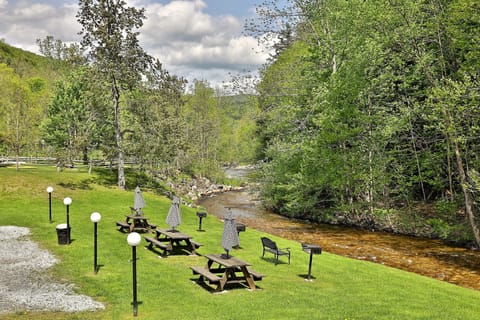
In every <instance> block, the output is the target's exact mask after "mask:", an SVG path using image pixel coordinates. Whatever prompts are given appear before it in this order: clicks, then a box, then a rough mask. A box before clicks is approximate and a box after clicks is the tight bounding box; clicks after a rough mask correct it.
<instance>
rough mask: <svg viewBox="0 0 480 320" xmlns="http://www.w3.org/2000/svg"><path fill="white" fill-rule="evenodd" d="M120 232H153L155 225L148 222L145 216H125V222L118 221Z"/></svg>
mask: <svg viewBox="0 0 480 320" xmlns="http://www.w3.org/2000/svg"><path fill="white" fill-rule="evenodd" d="M117 226H119V227H120V230H121V231H123V230H124V229H128V231H129V232H133V231H136V232H153V230H154V229H155V228H156V226H155V225H153V224H151V223H149V222H148V218H147V217H145V216H143V215H125V222H122V221H117Z"/></svg>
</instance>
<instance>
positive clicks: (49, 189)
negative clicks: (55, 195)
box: [47, 187, 53, 223]
mask: <svg viewBox="0 0 480 320" xmlns="http://www.w3.org/2000/svg"><path fill="white" fill-rule="evenodd" d="M47 192H48V218H49V220H50V223H52V192H53V188H52V187H47Z"/></svg>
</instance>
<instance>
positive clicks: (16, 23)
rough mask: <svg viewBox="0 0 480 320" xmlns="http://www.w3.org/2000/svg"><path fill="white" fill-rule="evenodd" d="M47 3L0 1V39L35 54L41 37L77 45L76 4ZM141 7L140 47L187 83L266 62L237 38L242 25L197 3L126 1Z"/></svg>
mask: <svg viewBox="0 0 480 320" xmlns="http://www.w3.org/2000/svg"><path fill="white" fill-rule="evenodd" d="M70 1H71V2H72V3H71V4H65V2H66V1H65V2H60V3H61V4H60V5H58V4H57V5H53V4H51V5H50V4H47V0H20V1H10V2H8V1H7V0H0V8H3V9H2V10H1V11H0V38H3V39H5V41H6V42H7V43H9V44H11V45H13V46H16V47H20V48H23V49H25V50H29V51H33V52H38V47H37V45H36V43H35V41H36V39H39V38H41V39H43V38H45V37H46V36H47V35H52V36H54V37H55V38H58V39H61V40H62V41H64V42H67V43H70V42H73V41H79V40H80V38H79V36H78V32H79V31H80V29H81V27H80V25H79V24H78V22H77V20H76V17H75V16H76V13H77V10H78V5H77V4H76V2H77V1H73V0H70ZM128 4H129V5H135V6H136V7H142V6H143V7H144V8H145V10H146V16H147V19H146V20H145V21H144V26H143V27H142V29H141V30H140V43H141V45H142V46H143V48H144V49H145V50H146V51H147V52H148V53H149V54H151V55H153V56H155V57H156V58H158V59H159V60H160V61H161V62H162V63H163V65H164V67H165V68H166V69H167V70H169V71H170V72H171V73H174V74H176V75H179V76H184V77H186V78H187V79H188V80H193V79H202V80H208V81H209V82H211V83H212V84H214V85H215V84H218V83H219V82H221V81H222V80H224V79H226V78H228V74H229V73H236V72H240V71H242V70H245V69H250V70H251V69H256V68H258V67H259V66H260V65H261V64H262V63H263V62H264V61H265V59H266V58H267V55H266V54H265V53H263V54H262V53H259V52H260V51H261V50H260V48H258V44H257V41H256V40H255V39H253V38H251V37H246V36H242V35H241V33H242V29H243V21H241V20H240V19H239V18H237V17H235V16H233V15H219V16H214V15H209V14H207V13H206V11H205V10H206V8H207V4H206V2H205V1H203V0H191V1H180V0H175V1H170V2H169V3H166V4H162V3H155V2H153V0H129V1H128Z"/></svg>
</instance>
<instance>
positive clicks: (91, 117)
mask: <svg viewBox="0 0 480 320" xmlns="http://www.w3.org/2000/svg"><path fill="white" fill-rule="evenodd" d="M39 44H40V45H41V51H42V53H43V54H44V55H45V56H46V57H45V56H40V55H36V54H33V53H30V52H26V51H23V50H21V49H18V48H14V47H12V46H9V45H8V44H6V43H4V42H0V84H1V87H0V92H1V97H0V114H1V115H2V120H1V121H0V155H1V156H3V157H10V158H13V157H15V156H39V157H51V158H55V159H56V161H57V163H58V165H59V166H60V167H62V166H64V165H71V164H72V163H73V162H74V161H79V160H80V161H83V162H84V163H85V164H89V165H92V166H93V165H95V164H96V163H102V164H111V165H113V167H115V164H116V162H117V159H116V155H115V153H116V152H115V149H116V146H115V136H114V135H115V129H114V124H113V114H112V112H111V111H110V109H109V97H108V95H109V93H110V90H109V88H108V87H107V86H106V85H105V83H104V82H102V79H101V77H100V75H99V74H98V72H97V71H96V70H94V69H93V68H91V67H88V66H87V65H86V64H85V63H84V61H83V63H82V58H81V54H82V53H81V51H79V48H78V47H75V48H73V49H75V50H72V47H67V46H65V45H64V44H62V43H61V42H60V41H59V40H55V39H53V38H52V37H47V38H46V39H44V40H42V41H39ZM75 55H76V56H75ZM151 81H154V80H151ZM156 81H158V82H157V85H156V87H155V86H154V85H153V84H152V82H149V83H147V82H144V83H143V84H140V85H139V86H138V87H137V88H136V89H135V90H132V91H129V92H128V94H126V95H125V99H123V100H122V101H121V104H122V108H124V111H123V115H124V117H123V118H122V127H123V129H122V135H123V136H124V138H125V139H124V148H125V156H126V161H127V163H128V164H129V166H130V167H135V168H139V169H140V170H142V171H145V172H148V173H149V174H155V175H159V176H162V177H166V176H170V177H174V176H176V175H179V174H181V173H184V174H186V175H194V176H205V177H209V178H214V179H223V173H222V171H221V166H222V165H225V164H233V163H251V162H252V161H253V159H254V157H255V151H256V149H255V148H256V143H255V142H254V141H255V139H254V138H253V137H254V135H255V130H256V124H255V121H254V119H255V116H254V114H255V113H256V105H255V101H254V99H253V98H252V97H251V96H246V95H241V96H226V95H224V94H223V93H222V92H217V91H215V90H214V89H213V88H211V87H210V85H209V83H207V82H205V81H196V82H195V83H192V84H191V85H190V86H191V87H190V89H189V90H186V83H185V82H184V80H183V79H181V78H177V77H175V76H171V75H169V74H168V72H167V71H165V70H163V71H161V74H160V75H159V79H157V80H156ZM149 86H151V87H149ZM187 92H188V93H187ZM174 178H175V177H174Z"/></svg>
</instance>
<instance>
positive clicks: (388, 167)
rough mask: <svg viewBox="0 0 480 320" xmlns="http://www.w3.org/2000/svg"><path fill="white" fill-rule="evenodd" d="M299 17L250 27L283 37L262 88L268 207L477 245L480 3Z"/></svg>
mask: <svg viewBox="0 0 480 320" xmlns="http://www.w3.org/2000/svg"><path fill="white" fill-rule="evenodd" d="M288 3H289V4H290V7H288V8H286V9H279V8H278V7H277V6H276V3H275V1H266V2H265V3H264V4H263V6H262V10H261V11H260V13H261V14H262V18H263V20H260V21H257V22H256V23H253V24H252V25H251V26H250V31H251V32H253V33H255V32H257V33H258V31H259V30H258V28H259V27H260V26H261V27H263V28H266V29H264V30H268V28H276V27H278V26H279V25H282V26H283V27H282V28H281V29H280V30H279V29H276V30H275V31H276V33H277V34H279V35H280V36H279V37H278V41H277V42H276V43H275V47H274V49H275V53H276V54H275V56H273V57H272V60H271V62H270V63H269V64H268V65H267V66H266V67H265V69H264V70H263V72H262V82H261V84H260V85H259V87H258V90H259V94H260V96H259V104H260V108H261V114H262V117H261V119H260V120H259V124H260V125H259V128H262V130H260V132H259V134H260V136H261V138H262V145H263V148H262V150H263V151H264V152H263V154H262V156H261V158H262V159H264V160H265V162H264V165H263V182H264V183H263V189H262V195H263V199H264V201H265V202H266V204H267V205H268V206H269V207H270V208H272V209H274V210H275V211H277V212H280V213H282V214H284V215H287V216H290V217H298V218H303V219H311V220H316V221H322V222H330V223H344V224H354V225H362V226H364V227H367V228H370V229H384V230H391V231H394V232H405V233H412V234H426V235H435V236H439V237H442V238H446V239H455V240H457V241H466V242H468V241H471V242H476V244H477V245H480V233H479V226H480V214H479V210H478V204H477V200H478V195H479V191H480V189H479V186H478V183H479V181H480V180H479V178H478V173H477V172H478V171H479V168H480V161H479V160H480V159H479V150H480V136H479V126H478V123H479V121H480V109H479V108H480V3H479V2H478V1H475V0H440V1H438V0H422V1H417V0H402V1H392V0H378V1H364V0H352V1H345V0H322V1H319V0H305V1H288ZM420 204H422V205H421V206H420Z"/></svg>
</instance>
